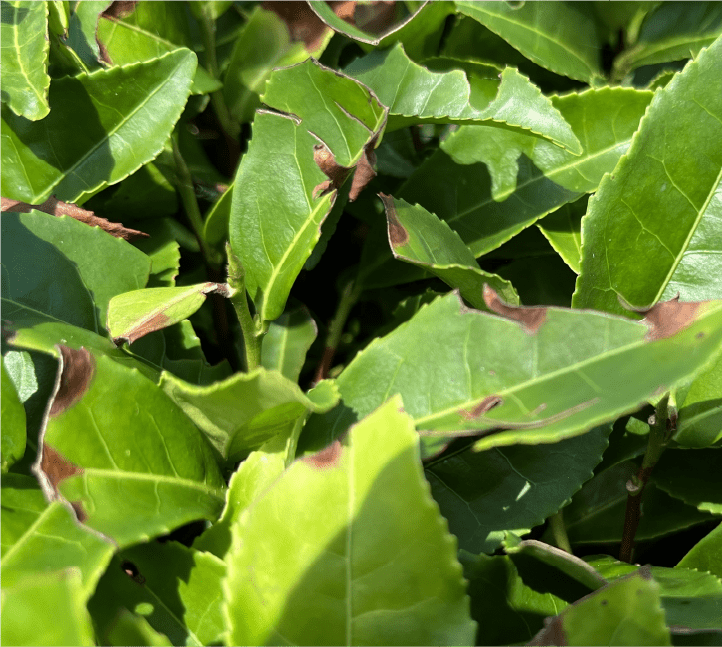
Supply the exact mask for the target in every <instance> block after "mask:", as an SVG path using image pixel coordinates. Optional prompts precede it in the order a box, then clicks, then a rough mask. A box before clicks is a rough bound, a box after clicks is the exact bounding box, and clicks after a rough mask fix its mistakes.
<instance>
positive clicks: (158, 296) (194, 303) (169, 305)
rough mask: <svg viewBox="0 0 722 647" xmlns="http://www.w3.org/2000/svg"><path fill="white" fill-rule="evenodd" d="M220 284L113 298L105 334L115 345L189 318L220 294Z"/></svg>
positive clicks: (151, 289)
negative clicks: (108, 333) (214, 295)
mask: <svg viewBox="0 0 722 647" xmlns="http://www.w3.org/2000/svg"><path fill="white" fill-rule="evenodd" d="M227 289H228V288H227V287H226V286H225V285H223V284H220V283H210V282H207V283H198V284H197V285H187V286H183V287H178V288H149V289H147V290H133V291H132V292H125V293H124V294H119V295H118V296H115V297H113V298H112V299H111V300H110V303H109V304H108V332H110V334H111V336H112V337H113V340H114V341H115V343H116V344H117V343H120V342H121V341H127V342H128V343H129V344H132V343H133V342H134V341H135V340H136V339H139V338H140V337H143V336H144V335H147V334H148V333H150V332H153V331H155V330H161V329H163V328H167V327H168V326H172V325H173V324H175V323H178V322H179V321H183V320H184V319H187V318H188V317H190V316H191V315H192V314H193V313H194V312H195V311H196V310H198V308H200V307H201V306H202V305H203V303H204V302H205V300H206V295H208V294H211V293H213V292H220V293H221V294H223V293H224V292H226V291H227Z"/></svg>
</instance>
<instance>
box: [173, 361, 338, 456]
mask: <svg viewBox="0 0 722 647" xmlns="http://www.w3.org/2000/svg"><path fill="white" fill-rule="evenodd" d="M160 387H161V389H163V391H164V392H165V393H166V395H167V396H168V397H169V398H170V399H171V400H172V401H173V402H174V403H175V404H176V405H177V406H178V407H180V409H182V410H183V411H184V412H185V413H186V415H187V416H188V417H189V418H190V419H191V420H192V421H193V422H194V423H195V424H196V426H197V427H198V428H199V429H201V430H202V431H203V433H204V434H205V435H206V436H207V438H208V440H209V441H210V443H211V444H212V445H213V447H215V449H216V450H217V451H218V453H219V455H220V456H221V457H222V458H223V459H224V460H234V461H235V460H240V459H241V458H243V457H244V455H245V454H246V453H248V451H250V450H251V449H256V448H258V447H260V446H261V445H262V444H263V443H264V442H266V441H267V440H269V439H270V438H272V437H273V436H275V435H276V434H279V433H282V432H284V431H286V430H288V429H290V428H292V427H293V426H294V425H295V424H296V422H297V421H298V420H299V419H300V418H305V417H306V415H307V414H308V413H309V412H311V411H314V412H326V411H328V410H329V409H331V408H333V407H334V406H335V405H336V404H337V403H338V393H337V390H336V387H335V385H333V383H332V382H322V383H320V384H319V386H317V387H316V388H317V389H319V390H320V391H323V392H325V393H326V394H327V395H328V397H327V398H326V401H322V402H321V403H320V404H318V403H317V402H316V401H314V400H311V399H310V398H309V397H307V396H306V395H305V394H304V393H303V392H302V391H301V389H300V388H299V386H298V385H297V384H296V383H295V382H291V381H290V380H289V379H288V378H286V377H284V376H283V375H281V373H279V372H278V371H268V370H266V369H264V368H260V367H259V368H258V369H256V370H255V371H253V372H251V373H236V374H234V375H232V376H231V377H229V378H226V379H225V380H222V381H221V382H216V383H215V384H210V385H208V386H198V385H195V384H191V383H189V382H185V381H184V380H181V379H179V378H177V377H175V376H174V375H172V374H170V373H167V372H164V373H163V374H162V375H161V379H160Z"/></svg>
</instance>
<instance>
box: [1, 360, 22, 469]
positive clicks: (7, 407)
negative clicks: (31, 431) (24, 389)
mask: <svg viewBox="0 0 722 647" xmlns="http://www.w3.org/2000/svg"><path fill="white" fill-rule="evenodd" d="M0 402H2V425H3V431H2V473H3V474H5V472H7V471H8V469H9V468H10V467H11V466H12V465H13V463H15V462H16V461H18V460H20V459H21V458H22V457H23V455H24V454H25V441H26V439H27V432H26V430H25V407H24V406H23V403H22V402H21V401H20V398H19V397H18V392H17V391H16V390H15V385H14V384H13V381H12V380H11V379H10V376H9V375H8V372H7V371H6V370H5V358H4V357H3V360H2V399H1V400H0Z"/></svg>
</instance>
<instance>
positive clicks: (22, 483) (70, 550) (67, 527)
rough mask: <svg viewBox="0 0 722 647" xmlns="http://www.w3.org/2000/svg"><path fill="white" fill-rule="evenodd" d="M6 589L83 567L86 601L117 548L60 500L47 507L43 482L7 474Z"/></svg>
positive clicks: (4, 522) (4, 491)
mask: <svg viewBox="0 0 722 647" xmlns="http://www.w3.org/2000/svg"><path fill="white" fill-rule="evenodd" d="M2 498H3V513H2V570H3V588H5V587H6V586H9V585H12V584H14V583H15V582H17V581H18V580H19V579H21V578H22V577H23V576H24V575H28V574H31V573H40V572H43V571H53V570H64V569H66V568H71V567H72V568H77V569H78V571H79V574H80V582H81V585H80V591H81V592H82V595H83V596H84V597H83V602H85V601H86V600H87V599H88V598H89V597H90V596H91V595H92V593H93V591H94V590H95V586H96V584H97V583H98V580H99V579H100V576H101V575H102V574H103V571H104V570H105V568H106V566H107V565H108V562H109V561H110V558H111V557H112V555H113V552H114V549H115V547H114V546H113V544H112V543H111V542H109V541H107V540H104V539H102V538H101V537H99V536H98V535H97V533H94V532H91V531H89V530H88V529H87V528H84V527H82V526H80V525H79V524H78V523H77V521H76V520H75V519H74V518H73V514H72V513H71V512H70V511H69V510H68V508H67V507H66V506H65V505H63V504H62V503H60V502H58V501H54V502H52V503H50V504H47V503H46V501H45V497H44V496H43V493H42V491H41V490H40V488H39V487H38V484H37V481H36V480H35V479H33V478H31V477H28V476H23V475H20V474H4V475H3V487H2Z"/></svg>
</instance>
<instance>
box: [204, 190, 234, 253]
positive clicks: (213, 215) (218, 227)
mask: <svg viewBox="0 0 722 647" xmlns="http://www.w3.org/2000/svg"><path fill="white" fill-rule="evenodd" d="M232 196H233V183H231V184H230V185H229V187H228V188H227V189H226V190H225V191H224V192H223V194H222V195H221V197H220V198H218V200H216V201H215V202H214V203H213V206H212V207H211V208H210V210H209V211H208V215H207V216H206V218H205V222H204V224H203V238H205V239H206V242H207V243H208V244H209V245H220V244H221V243H223V242H224V241H226V240H228V220H229V219H230V217H231V198H232Z"/></svg>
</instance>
